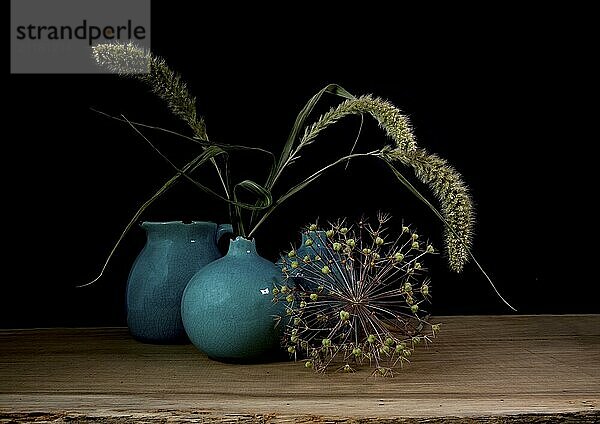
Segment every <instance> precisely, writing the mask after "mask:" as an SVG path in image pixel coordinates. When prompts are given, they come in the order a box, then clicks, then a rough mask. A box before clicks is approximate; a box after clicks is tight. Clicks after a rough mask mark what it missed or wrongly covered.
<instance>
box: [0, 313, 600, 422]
mask: <svg viewBox="0 0 600 424" xmlns="http://www.w3.org/2000/svg"><path fill="white" fill-rule="evenodd" d="M437 320H438V321H440V322H442V323H443V326H442V331H441V333H440V335H439V337H438V338H437V339H435V341H434V343H433V344H432V345H430V346H429V347H427V348H426V347H422V348H421V349H418V350H417V351H416V352H415V354H414V355H413V356H412V357H411V359H412V363H411V364H410V365H409V366H405V367H404V369H403V370H401V371H399V372H398V373H397V374H396V376H395V377H394V378H383V377H370V371H369V370H368V369H365V370H361V371H359V372H356V373H354V374H344V373H332V374H329V375H316V374H313V373H312V372H311V371H309V370H306V369H305V368H304V367H303V366H302V365H301V364H299V363H293V362H282V363H276V364H259V365H230V364H222V363H219V362H215V361H212V360H210V359H208V358H207V357H206V356H205V355H204V354H202V353H200V352H199V351H197V350H196V349H195V348H194V347H193V346H191V345H178V346H167V345H149V344H142V343H139V342H136V341H135V340H133V339H131V338H130V336H129V335H128V333H127V329H125V328H77V329H35V330H0V422H67V421H68V422H132V421H138V422H167V421H168V422H179V421H186V422H213V421H227V422H288V421H302V422H380V421H385V422H402V423H413V422H427V423H437V422H451V423H453V422H457V423H458V422H490V423H492V422H493V423H496V422H498V423H499V422H503V423H504V422H577V423H579V422H582V423H585V422H590V423H591V422H599V421H600V410H599V405H600V315H561V316H550V315H541V316H461V317H438V318H437Z"/></svg>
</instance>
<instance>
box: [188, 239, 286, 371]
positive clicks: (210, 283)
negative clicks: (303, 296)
mask: <svg viewBox="0 0 600 424" xmlns="http://www.w3.org/2000/svg"><path fill="white" fill-rule="evenodd" d="M281 280H282V274H281V270H280V269H279V267H277V266H276V265H275V264H274V263H273V262H270V261H268V260H266V259H264V258H262V257H260V256H259V255H258V254H257V253H256V246H255V244H254V240H247V239H245V238H242V237H238V238H236V239H235V240H231V241H230V244H229V251H228V252H227V255H225V256H224V257H223V258H221V259H218V260H216V261H214V262H212V263H210V264H208V265H207V266H205V267H204V268H202V269H201V270H200V271H198V273H196V275H194V277H193V278H192V279H191V280H190V282H189V284H188V285H187V287H186V288H185V291H184V293H183V299H182V302H181V317H182V319H183V325H184V327H185V331H186V332H187V334H188V336H189V338H190V340H191V341H192V343H193V344H194V345H195V346H196V347H197V348H198V349H200V350H201V351H203V352H205V353H206V354H207V355H208V356H209V357H210V358H212V359H216V360H219V361H222V362H236V363H249V362H266V361H269V360H274V359H279V358H280V357H281V335H282V327H283V326H282V325H279V326H277V327H276V326H275V319H274V318H275V316H278V315H282V314H283V313H284V308H285V307H284V305H283V302H279V303H273V293H272V290H273V287H274V286H275V285H276V284H280V283H281Z"/></svg>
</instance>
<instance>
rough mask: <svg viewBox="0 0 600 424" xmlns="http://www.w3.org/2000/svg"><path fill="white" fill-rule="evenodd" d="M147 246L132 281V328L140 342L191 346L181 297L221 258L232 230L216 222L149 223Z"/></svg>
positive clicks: (129, 320) (146, 226)
mask: <svg viewBox="0 0 600 424" xmlns="http://www.w3.org/2000/svg"><path fill="white" fill-rule="evenodd" d="M142 228H143V229H144V230H146V233H147V241H146V245H145V246H144V248H143V250H142V251H141V252H140V254H139V256H138V257H137V259H136V260H135V262H134V264H133V267H132V269H131V272H130V274H129V279H128V281H127V325H128V326H129V330H130V332H131V334H132V335H133V336H134V337H135V338H136V339H138V340H141V341H145V342H152V343H178V342H186V341H187V337H186V335H185V330H184V328H183V323H182V322H181V309H180V305H181V296H182V294H183V290H184V288H185V286H186V284H187V283H188V282H189V280H190V278H192V276H193V275H194V274H195V273H196V272H197V271H198V270H199V269H200V268H202V267H203V266H205V265H206V264H208V263H210V262H212V261H214V260H215V259H218V258H220V257H221V253H220V252H219V249H218V248H217V240H218V237H219V236H220V235H222V234H224V233H225V232H227V231H231V226H229V225H223V226H217V224H215V223H212V222H198V221H193V222H191V223H189V224H184V223H183V222H175V221H173V222H144V223H142Z"/></svg>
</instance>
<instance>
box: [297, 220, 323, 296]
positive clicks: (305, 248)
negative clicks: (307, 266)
mask: <svg viewBox="0 0 600 424" xmlns="http://www.w3.org/2000/svg"><path fill="white" fill-rule="evenodd" d="M308 240H310V245H308V244H307V241H308ZM326 243H327V234H326V233H325V231H320V230H319V231H308V232H303V233H302V243H301V244H300V246H299V247H298V248H297V249H296V258H297V259H296V260H298V261H302V260H304V259H305V257H306V256H308V257H309V259H310V260H313V259H314V258H315V256H322V257H324V256H325V255H324V253H323V252H324V251H326ZM290 275H291V276H292V277H293V280H294V282H295V284H299V285H301V287H303V288H304V289H306V290H314V289H315V288H316V286H315V284H312V283H311V282H310V281H308V280H307V279H305V278H303V276H302V275H301V273H300V272H296V270H291V273H290Z"/></svg>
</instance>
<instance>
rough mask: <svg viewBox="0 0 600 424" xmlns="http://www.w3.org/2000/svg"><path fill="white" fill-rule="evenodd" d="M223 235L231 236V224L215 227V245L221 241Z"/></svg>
mask: <svg viewBox="0 0 600 424" xmlns="http://www.w3.org/2000/svg"><path fill="white" fill-rule="evenodd" d="M225 234H233V227H232V226H231V224H219V225H218V226H217V236H216V240H215V241H216V242H217V244H219V241H221V238H222V237H223V236H224V235H225Z"/></svg>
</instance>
